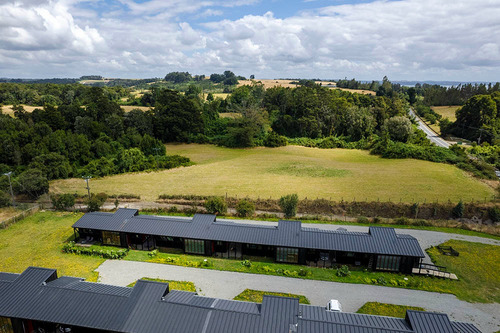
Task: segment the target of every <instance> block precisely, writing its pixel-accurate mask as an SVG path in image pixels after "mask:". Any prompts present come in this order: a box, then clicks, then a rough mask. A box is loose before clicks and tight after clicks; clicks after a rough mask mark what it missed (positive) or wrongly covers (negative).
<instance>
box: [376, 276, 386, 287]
mask: <svg viewBox="0 0 500 333" xmlns="http://www.w3.org/2000/svg"><path fill="white" fill-rule="evenodd" d="M377 284H380V285H383V286H385V285H386V284H387V280H386V279H385V278H384V277H383V276H381V277H379V278H378V279H377Z"/></svg>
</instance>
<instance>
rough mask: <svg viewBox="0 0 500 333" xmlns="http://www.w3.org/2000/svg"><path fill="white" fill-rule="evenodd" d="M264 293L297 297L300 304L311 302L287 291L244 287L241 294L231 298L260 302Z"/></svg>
mask: <svg viewBox="0 0 500 333" xmlns="http://www.w3.org/2000/svg"><path fill="white" fill-rule="evenodd" d="M264 295H272V296H282V297H293V298H298V299H299V303H301V304H311V302H309V300H308V299H307V297H305V296H303V295H296V294H289V293H277V292H273V291H262V290H253V289H245V290H244V291H243V292H242V293H241V294H239V295H237V296H236V297H235V298H233V299H234V300H235V301H245V302H254V303H262V299H263V298H264Z"/></svg>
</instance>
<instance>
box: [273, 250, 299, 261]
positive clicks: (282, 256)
mask: <svg viewBox="0 0 500 333" xmlns="http://www.w3.org/2000/svg"><path fill="white" fill-rule="evenodd" d="M276 261H280V262H292V263H297V262H299V249H293V248H289V247H277V248H276Z"/></svg>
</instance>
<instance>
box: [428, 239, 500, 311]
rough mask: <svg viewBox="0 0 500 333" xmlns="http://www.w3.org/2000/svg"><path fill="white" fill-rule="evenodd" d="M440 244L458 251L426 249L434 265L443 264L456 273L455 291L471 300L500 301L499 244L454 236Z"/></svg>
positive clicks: (461, 297) (462, 297) (461, 296)
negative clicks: (457, 253)
mask: <svg viewBox="0 0 500 333" xmlns="http://www.w3.org/2000/svg"><path fill="white" fill-rule="evenodd" d="M444 245H446V246H451V247H453V249H455V250H457V251H458V252H459V253H460V255H459V256H458V257H452V256H446V255H442V254H441V253H440V252H439V251H438V250H437V249H436V248H432V249H430V250H428V253H429V255H430V256H431V258H432V259H433V261H434V263H435V264H436V265H440V266H445V267H446V268H447V269H448V271H450V272H452V273H456V274H457V277H458V278H459V281H458V283H457V286H456V291H455V295H457V297H458V298H460V299H467V300H470V301H474V302H482V301H484V300H488V301H490V302H492V301H493V302H497V303H500V274H499V272H500V260H499V258H500V246H495V245H486V244H480V243H471V242H464V241H457V240H450V241H448V242H446V243H444Z"/></svg>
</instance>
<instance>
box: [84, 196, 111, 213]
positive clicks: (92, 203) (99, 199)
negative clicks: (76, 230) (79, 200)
mask: <svg viewBox="0 0 500 333" xmlns="http://www.w3.org/2000/svg"><path fill="white" fill-rule="evenodd" d="M107 199H108V195H107V194H106V193H98V194H92V195H91V196H90V199H87V200H86V201H85V203H86V205H87V210H88V211H89V212H95V211H98V210H99V209H101V206H102V205H103V204H104V202H106V200H107Z"/></svg>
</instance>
